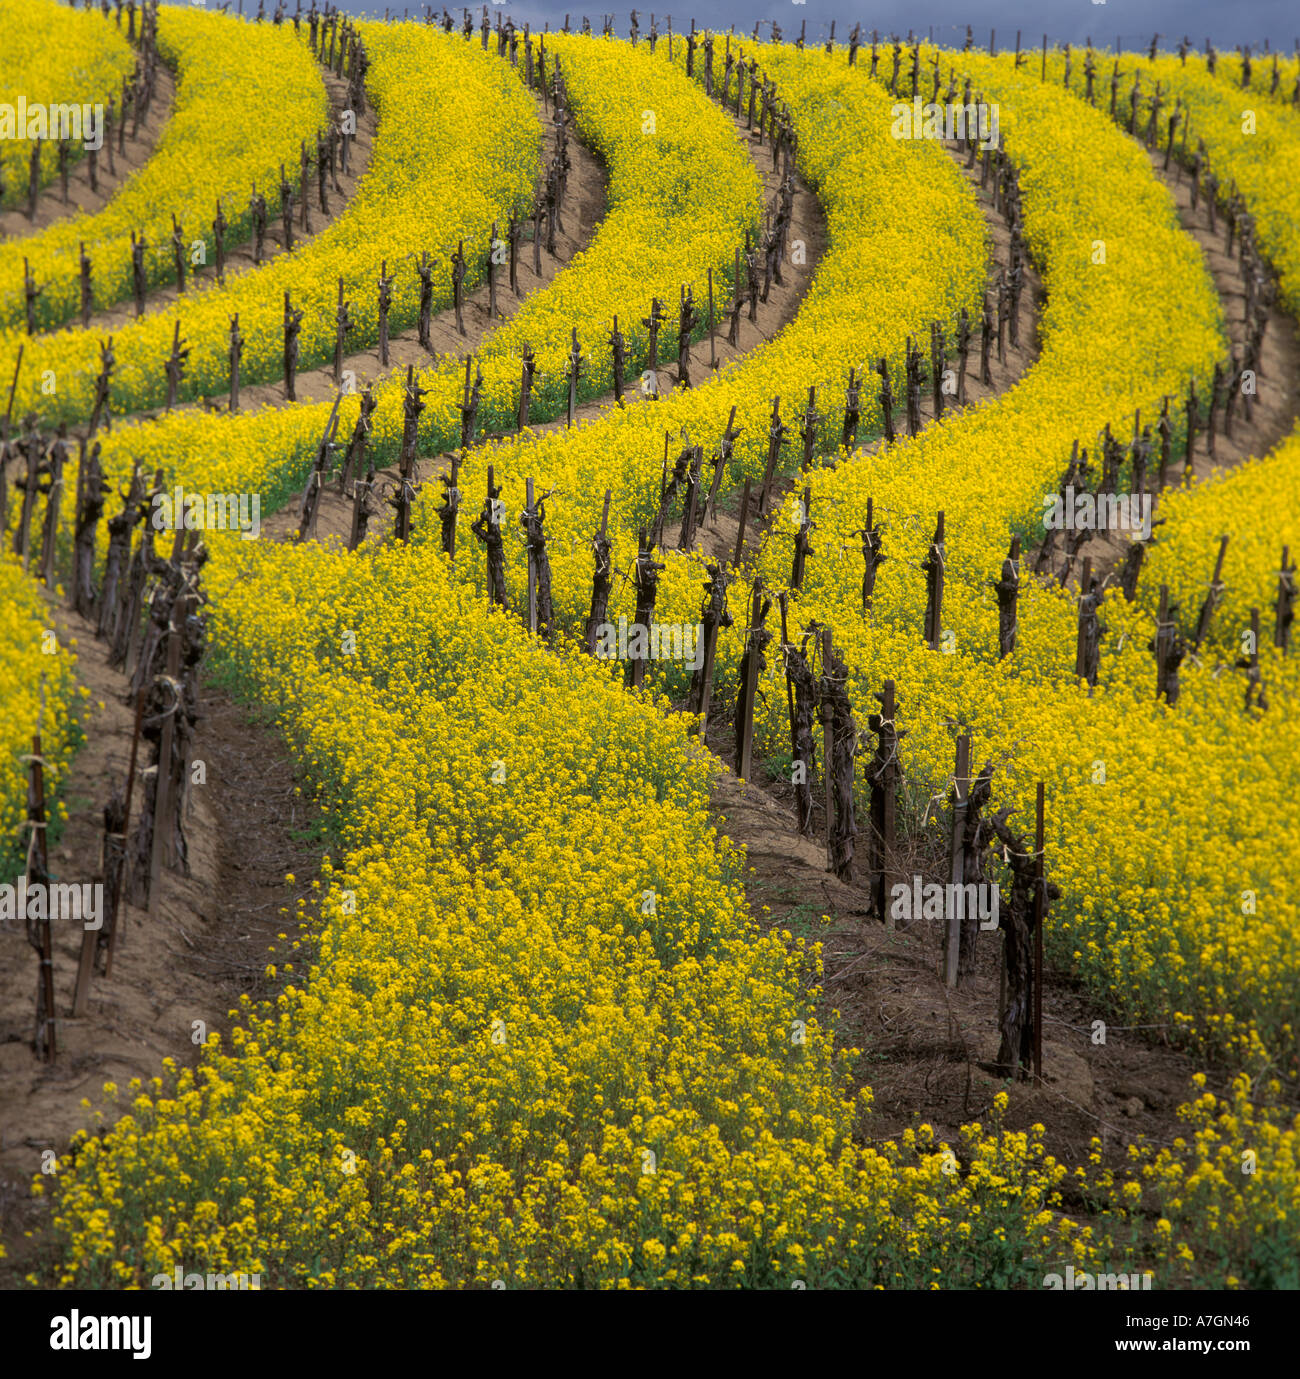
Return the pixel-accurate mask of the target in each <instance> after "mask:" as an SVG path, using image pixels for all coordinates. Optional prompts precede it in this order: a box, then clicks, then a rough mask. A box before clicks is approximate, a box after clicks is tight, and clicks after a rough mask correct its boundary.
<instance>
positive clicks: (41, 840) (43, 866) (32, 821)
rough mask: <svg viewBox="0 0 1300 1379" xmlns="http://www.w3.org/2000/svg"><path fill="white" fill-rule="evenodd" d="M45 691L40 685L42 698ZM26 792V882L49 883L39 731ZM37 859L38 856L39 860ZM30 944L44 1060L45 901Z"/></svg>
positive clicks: (48, 1033)
mask: <svg viewBox="0 0 1300 1379" xmlns="http://www.w3.org/2000/svg"><path fill="white" fill-rule="evenodd" d="M43 697H44V691H43V688H42V700H43ZM29 765H30V775H29V777H28V794H27V826H28V828H29V829H30V830H31V835H32V836H31V838H30V840H29V841H28V844H27V879H28V882H29V884H32V883H35V884H39V885H42V886H44V885H48V883H49V869H50V859H49V844H48V842H47V840H46V837H45V827H46V819H45V769H44V762H43V759H42V757H41V735H40V733H39V732H37V733H35V734H34V735H33V737H32V759H31V762H30V763H29ZM38 859H39V860H38ZM37 924H38V926H39V927H38V928H37V930H36V933H35V942H34V943H33V947H35V948H36V950H37V951H38V952H39V954H40V980H39V983H38V987H37V990H38V1014H37V1026H36V1045H37V1050H38V1052H40V1053H41V1054H42V1055H43V1057H44V1059H45V1061H46V1062H47V1063H52V1062H53V1061H54V1055H55V1054H56V1052H57V1051H58V1041H57V1038H56V1034H55V1024H54V1020H55V1016H54V940H53V934H52V932H51V920H50V907H49V906H48V905H46V907H45V914H44V916H43V917H42V918H41V919H40V920H38V921H37ZM27 936H28V939H29V941H31V940H32V939H33V933H32V929H31V921H30V920H29V921H28V934H27Z"/></svg>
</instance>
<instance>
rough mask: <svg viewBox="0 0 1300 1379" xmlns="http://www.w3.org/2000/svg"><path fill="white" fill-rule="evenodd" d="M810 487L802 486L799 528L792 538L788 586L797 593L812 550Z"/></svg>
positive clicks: (801, 585) (801, 584)
mask: <svg viewBox="0 0 1300 1379" xmlns="http://www.w3.org/2000/svg"><path fill="white" fill-rule="evenodd" d="M812 529H813V520H812V488H811V487H810V486H809V485H805V486H804V491H803V501H802V502H801V503H800V504H799V530H798V531H797V532H796V533H795V538H794V563H793V564H792V566H791V569H790V588H791V590H793V591H794V592H795V593H797V592H798V591H799V590H800V589H801V588H802V587H803V574H804V566H805V564H806V563H807V560H808V557H809V556H810V555H812V554H813V550H812V544H811V541H812Z"/></svg>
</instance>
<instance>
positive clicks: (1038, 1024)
mask: <svg viewBox="0 0 1300 1379" xmlns="http://www.w3.org/2000/svg"><path fill="white" fill-rule="evenodd" d="M1043 803H1044V786H1043V782H1042V781H1041V780H1040V781H1039V782H1038V795H1037V800H1036V803H1035V819H1034V1079H1035V1081H1036V1082H1038V1083H1040V1084H1041V1083H1042V1080H1043V911H1044V903H1043V902H1044V901H1045V900H1046V896H1045V894H1044V885H1043V842H1044V822H1045V820H1044V807H1043Z"/></svg>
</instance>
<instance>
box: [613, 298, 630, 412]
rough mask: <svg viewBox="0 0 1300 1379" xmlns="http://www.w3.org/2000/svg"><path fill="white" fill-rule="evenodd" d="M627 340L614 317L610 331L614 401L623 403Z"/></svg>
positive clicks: (620, 404) (619, 403)
mask: <svg viewBox="0 0 1300 1379" xmlns="http://www.w3.org/2000/svg"><path fill="white" fill-rule="evenodd" d="M626 346H627V342H626V341H625V340H624V338H623V333H622V331H620V330H619V328H618V317H617V316H615V317H614V329H613V330H611V331H610V332H609V348H610V356H611V364H612V368H613V373H614V401H615V402H617V403H618V405H619V406H620V407H621V406H622V405H623V370H624V367H625V365H626V363H627V349H626Z"/></svg>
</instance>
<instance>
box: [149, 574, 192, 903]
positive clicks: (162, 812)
mask: <svg viewBox="0 0 1300 1379" xmlns="http://www.w3.org/2000/svg"><path fill="white" fill-rule="evenodd" d="M187 603H188V599H187V598H186V597H184V596H181V597H179V598H177V600H176V602H175V604H174V605H173V607H172V615H171V623H170V626H169V628H168V635H167V678H168V680H170V681H171V682H172V694H173V696H174V703H173V704H172V707H171V710H170V712H168V714H167V715H166V717H165V718H164V719H163V724H162V732H161V733H160V735H159V738H158V780H157V783H156V785H155V787H154V810H153V849H152V851H151V853H150V856H149V918H150V919H157V918H158V911H159V910H160V908H161V907H162V884H161V878H162V866H163V860H164V855H166V856H167V857H168V858H170V856H171V852H172V813H173V810H172V786H173V784H174V782H173V780H172V740H173V738H174V736H175V732H176V715H177V714H178V713H179V712H180V711H181V693H180V687H179V680H180V673H181V640H182V637H183V634H184V627H185V613H186V605H187Z"/></svg>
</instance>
